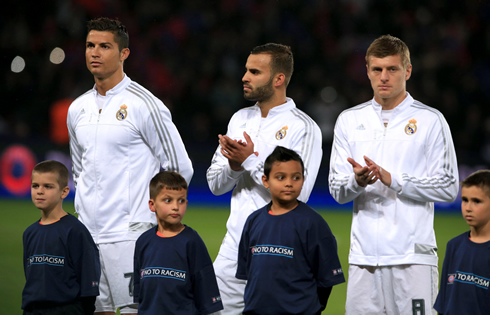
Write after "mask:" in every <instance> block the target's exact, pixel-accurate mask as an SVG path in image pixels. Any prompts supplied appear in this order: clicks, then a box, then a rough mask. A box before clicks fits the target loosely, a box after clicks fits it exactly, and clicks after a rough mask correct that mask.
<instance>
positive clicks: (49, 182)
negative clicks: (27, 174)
mask: <svg viewBox="0 0 490 315" xmlns="http://www.w3.org/2000/svg"><path fill="white" fill-rule="evenodd" d="M69 191H70V188H68V187H63V188H62V187H60V184H59V183H58V174H56V173H52V172H47V173H39V172H33V173H32V178H31V198H32V202H33V203H34V205H35V206H36V208H38V209H39V210H42V211H44V212H50V211H51V210H53V209H54V208H56V206H57V205H58V204H60V203H61V202H62V201H63V199H64V198H65V197H66V196H67V195H68V192H69Z"/></svg>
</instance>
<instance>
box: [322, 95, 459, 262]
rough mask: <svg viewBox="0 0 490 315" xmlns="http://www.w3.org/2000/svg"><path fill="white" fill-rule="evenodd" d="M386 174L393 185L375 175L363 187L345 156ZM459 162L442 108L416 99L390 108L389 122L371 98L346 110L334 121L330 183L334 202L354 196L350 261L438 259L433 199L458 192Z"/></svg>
mask: <svg viewBox="0 0 490 315" xmlns="http://www.w3.org/2000/svg"><path fill="white" fill-rule="evenodd" d="M364 155H365V156H367V157H369V158H370V159H371V160H373V161H374V162H375V163H376V164H378V165H379V166H381V167H382V168H383V169H386V170H387V171H388V172H390V173H391V179H392V184H391V187H386V186H385V185H383V184H382V183H381V182H380V181H379V180H378V181H377V182H376V183H375V184H373V185H368V186H366V187H365V188H362V187H360V186H359V185H358V184H357V182H356V180H355V178H354V172H353V170H352V165H351V164H350V163H348V162H347V158H348V157H351V158H353V159H354V160H356V161H357V162H358V163H359V164H361V165H365V162H364V158H363V156H364ZM458 185H459V183H458V167H457V163H456V154H455V152H454V145H453V140H452V138H451V132H450V130H449V126H448V125H447V123H446V120H445V119H444V117H443V115H442V114H441V113H440V112H439V111H437V110H436V109H433V108H431V107H429V106H426V105H424V104H422V103H420V102H418V101H416V100H414V99H413V98H412V97H411V96H410V94H408V93H407V97H406V98H405V100H404V101H403V102H402V103H401V104H399V105H398V106H397V107H395V108H394V109H393V112H392V114H391V118H390V120H389V123H388V126H387V127H385V126H384V124H383V122H382V120H381V105H379V104H377V103H376V102H375V101H374V99H373V100H371V101H369V102H366V103H364V104H360V105H358V106H355V107H353V108H350V109H347V110H345V111H344V112H343V113H341V114H340V116H339V118H338V119H337V123H336V125H335V135H334V141H333V147H332V155H331V158H330V173H329V188H330V193H331V194H332V196H333V197H334V198H335V200H337V202H339V203H341V204H343V203H347V202H350V201H352V200H354V213H353V219H352V229H351V248H350V254H349V263H350V264H354V265H369V266H386V265H400V264H425V265H433V266H437V254H436V250H437V246H436V239H435V235H434V227H433V225H434V202H451V201H453V200H454V199H455V198H456V196H457V194H458V190H459V188H458Z"/></svg>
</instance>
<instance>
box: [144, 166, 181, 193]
mask: <svg viewBox="0 0 490 315" xmlns="http://www.w3.org/2000/svg"><path fill="white" fill-rule="evenodd" d="M163 188H167V189H170V190H181V189H185V190H187V182H186V181H185V179H184V177H182V175H180V174H179V173H177V172H172V171H162V172H160V173H158V174H156V175H155V176H154V177H153V178H152V179H151V181H150V199H155V198H156V197H157V196H158V194H159V193H160V191H162V189H163Z"/></svg>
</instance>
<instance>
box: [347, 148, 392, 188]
mask: <svg viewBox="0 0 490 315" xmlns="http://www.w3.org/2000/svg"><path fill="white" fill-rule="evenodd" d="M347 161H348V162H349V163H350V164H351V165H352V169H353V170H354V174H355V178H356V182H357V184H358V185H359V186H361V187H366V186H367V185H372V184H374V183H375V182H376V181H378V179H379V180H380V181H381V182H382V183H383V184H384V185H386V186H388V187H389V186H390V185H391V174H390V172H388V171H387V170H385V169H383V168H382V167H381V166H379V165H377V164H376V163H375V162H374V161H372V160H371V159H370V158H368V157H367V156H364V161H365V162H366V166H362V165H360V164H359V163H357V162H356V161H355V160H354V159H353V158H347Z"/></svg>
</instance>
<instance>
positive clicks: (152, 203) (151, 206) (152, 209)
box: [148, 199, 156, 212]
mask: <svg viewBox="0 0 490 315" xmlns="http://www.w3.org/2000/svg"><path fill="white" fill-rule="evenodd" d="M148 205H149V206H150V210H151V212H156V209H155V201H154V200H153V199H150V201H148Z"/></svg>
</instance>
